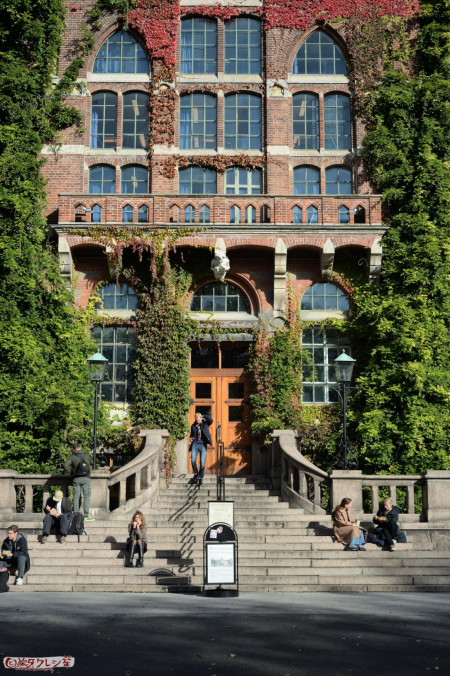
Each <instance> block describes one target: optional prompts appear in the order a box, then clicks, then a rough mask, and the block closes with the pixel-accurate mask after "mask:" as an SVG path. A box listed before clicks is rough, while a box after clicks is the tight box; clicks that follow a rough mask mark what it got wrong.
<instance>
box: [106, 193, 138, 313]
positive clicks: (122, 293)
mask: <svg viewBox="0 0 450 676" xmlns="http://www.w3.org/2000/svg"><path fill="white" fill-rule="evenodd" d="M127 206H129V205H127ZM97 294H98V295H99V296H100V298H101V300H102V302H101V303H100V304H98V305H97V306H96V309H103V310H136V308H137V306H138V300H137V296H136V294H135V292H134V291H133V289H132V288H131V286H129V285H128V284H125V283H124V282H119V284H116V283H115V282H110V283H109V284H105V286H102V287H100V289H98V290H97Z"/></svg>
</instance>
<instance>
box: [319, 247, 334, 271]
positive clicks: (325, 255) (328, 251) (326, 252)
mask: <svg viewBox="0 0 450 676" xmlns="http://www.w3.org/2000/svg"><path fill="white" fill-rule="evenodd" d="M333 263H334V245H333V242H332V241H331V239H327V240H326V242H325V244H324V245H323V249H322V251H321V253H320V269H321V270H322V277H323V278H324V279H330V275H331V271H332V269H333Z"/></svg>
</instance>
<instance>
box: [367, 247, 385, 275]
mask: <svg viewBox="0 0 450 676" xmlns="http://www.w3.org/2000/svg"><path fill="white" fill-rule="evenodd" d="M382 253H383V247H382V246H381V239H380V238H379V237H378V238H377V239H376V240H375V241H374V243H373V244H372V246H371V247H370V257H369V284H378V282H379V281H380V272H381V257H382Z"/></svg>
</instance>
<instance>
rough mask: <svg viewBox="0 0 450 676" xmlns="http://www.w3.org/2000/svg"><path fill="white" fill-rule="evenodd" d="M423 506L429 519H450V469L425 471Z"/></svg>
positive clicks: (446, 520)
mask: <svg viewBox="0 0 450 676" xmlns="http://www.w3.org/2000/svg"><path fill="white" fill-rule="evenodd" d="M424 478H425V486H424V493H423V507H424V511H425V516H426V519H427V521H445V522H447V523H448V521H449V519H450V471H448V470H430V471H429V472H425V474H424Z"/></svg>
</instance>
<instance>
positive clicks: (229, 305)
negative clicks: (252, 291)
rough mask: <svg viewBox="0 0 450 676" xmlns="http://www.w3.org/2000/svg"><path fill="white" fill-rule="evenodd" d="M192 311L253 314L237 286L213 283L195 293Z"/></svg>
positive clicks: (245, 297) (246, 299)
mask: <svg viewBox="0 0 450 676" xmlns="http://www.w3.org/2000/svg"><path fill="white" fill-rule="evenodd" d="M190 309H191V311H192V312H194V311H199V310H201V311H203V312H247V313H248V314H250V313H251V307H250V302H249V300H248V298H247V296H246V295H245V294H244V292H243V291H241V289H239V288H238V287H237V286H236V285H235V284H231V283H223V282H211V283H210V284H205V285H204V286H202V287H201V288H200V289H199V290H198V291H196V292H195V294H194V296H193V298H192V301H191V308H190Z"/></svg>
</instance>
